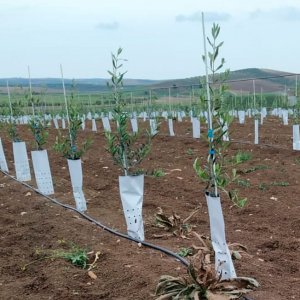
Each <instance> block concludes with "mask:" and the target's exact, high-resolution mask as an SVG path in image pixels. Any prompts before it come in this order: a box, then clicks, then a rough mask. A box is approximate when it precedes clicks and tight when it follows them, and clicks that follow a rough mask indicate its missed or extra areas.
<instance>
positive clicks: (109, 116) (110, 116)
mask: <svg viewBox="0 0 300 300" xmlns="http://www.w3.org/2000/svg"><path fill="white" fill-rule="evenodd" d="M108 119H109V120H112V119H113V114H112V112H111V111H109V112H108Z"/></svg>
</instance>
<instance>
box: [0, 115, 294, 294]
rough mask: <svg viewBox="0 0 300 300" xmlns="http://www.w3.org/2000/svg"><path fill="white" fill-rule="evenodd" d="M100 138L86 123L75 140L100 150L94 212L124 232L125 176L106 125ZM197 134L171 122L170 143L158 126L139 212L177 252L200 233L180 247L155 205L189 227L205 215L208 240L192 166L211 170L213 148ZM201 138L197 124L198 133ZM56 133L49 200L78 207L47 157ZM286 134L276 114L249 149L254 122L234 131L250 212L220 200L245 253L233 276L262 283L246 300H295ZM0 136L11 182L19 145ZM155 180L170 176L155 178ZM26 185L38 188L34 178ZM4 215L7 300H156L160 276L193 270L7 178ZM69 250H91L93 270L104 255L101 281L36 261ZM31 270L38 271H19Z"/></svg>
mask: <svg viewBox="0 0 300 300" xmlns="http://www.w3.org/2000/svg"><path fill="white" fill-rule="evenodd" d="M139 125H140V126H142V127H145V126H146V125H147V126H148V122H147V123H144V122H143V121H142V120H139ZM97 128H98V132H97V133H94V132H92V131H91V121H87V127H86V130H85V131H82V132H81V133H80V138H83V137H86V136H90V137H91V138H92V139H93V140H94V143H93V145H92V147H91V149H90V150H89V151H88V152H87V153H86V154H85V156H84V157H83V173H84V176H83V178H84V183H83V190H84V193H85V197H86V200H87V203H88V210H87V213H88V214H89V215H91V216H93V217H94V218H95V219H96V220H98V221H100V222H102V223H103V224H105V225H107V226H109V227H111V228H113V229H115V230H118V231H120V232H123V233H126V225H125V220H124V217H123V212H122V207H121V202H120V196H119V188H118V175H121V171H120V170H119V169H118V168H117V167H116V166H115V165H113V163H112V160H111V157H110V154H109V153H107V152H106V151H105V146H106V142H105V138H104V134H103V128H102V123H101V122H100V121H97ZM112 128H114V126H112ZM191 128H192V126H191V123H190V121H189V119H187V118H186V119H184V122H182V123H178V122H174V131H175V134H176V136H175V137H169V136H168V127H167V122H166V121H162V123H161V126H160V131H159V135H158V136H157V137H155V138H154V140H153V145H152V151H151V154H150V156H149V157H148V159H146V160H145V161H144V162H143V163H142V165H141V168H143V170H144V171H147V174H149V175H147V176H146V177H145V188H144V191H145V196H144V205H143V217H144V226H145V237H146V241H149V242H151V243H153V244H156V245H160V246H163V247H165V248H168V249H170V250H172V251H174V252H179V251H180V249H182V248H184V247H185V248H188V247H191V246H192V245H195V246H199V241H198V240H197V239H195V237H194V236H193V235H187V236H186V238H185V239H183V238H182V237H180V236H175V235H172V234H168V233H167V232H166V231H164V229H162V228H159V227H157V226H156V225H155V214H156V213H157V212H158V207H160V208H162V210H163V212H164V213H165V214H166V215H167V216H170V215H171V214H172V212H176V213H177V214H178V215H179V216H180V217H181V218H182V219H184V218H186V217H188V216H189V215H190V214H191V213H192V212H193V211H194V210H195V208H197V207H198V209H199V212H198V213H196V214H195V215H193V217H192V218H191V219H190V220H189V221H188V223H189V224H190V225H191V226H192V228H193V230H194V231H196V232H197V233H198V234H201V235H204V236H208V235H209V234H210V232H209V220H208V214H207V206H206V203H205V197H204V189H205V185H204V184H203V183H201V182H200V181H199V179H198V178H197V176H196V174H195V172H194V170H193V162H194V160H195V159H196V158H197V157H199V159H200V160H201V162H203V163H204V162H205V160H206V158H207V153H208V149H207V143H206V142H204V139H203V138H201V139H200V140H195V139H193V138H192V131H191ZM18 130H19V132H20V137H21V138H22V139H23V140H24V141H26V142H27V150H28V152H30V150H32V149H33V146H32V141H33V139H32V134H31V132H30V129H29V128H28V127H26V126H24V125H21V126H18ZM206 132H207V128H205V127H204V126H202V128H201V133H202V135H203V136H205V134H206ZM56 134H57V130H55V129H51V130H50V132H49V140H48V142H47V146H46V148H47V149H48V155H49V160H50V166H51V171H52V176H53V180H54V189H55V195H54V197H55V198H56V199H57V200H59V201H61V202H63V203H65V204H70V205H74V200H73V194H72V188H71V183H70V178H69V173H68V167H67V161H66V159H64V158H62V157H61V156H60V155H59V154H57V153H56V152H54V150H53V149H52V148H51V147H52V145H53V144H54V141H55V136H56ZM291 136H292V126H291V125H288V126H284V125H282V122H281V120H279V119H278V118H275V117H270V116H268V117H267V118H266V119H265V120H264V124H263V125H262V126H261V127H260V145H253V141H254V120H253V119H248V118H246V124H245V125H241V124H238V123H237V122H234V123H233V124H232V126H231V128H230V138H231V139H232V140H233V142H232V144H231V146H230V147H229V149H228V156H229V157H230V156H231V155H232V153H233V151H236V150H240V151H242V152H243V153H244V152H245V153H246V152H247V153H249V154H250V155H249V157H250V159H249V160H247V161H245V162H244V163H243V164H240V165H238V166H237V169H238V173H239V175H240V178H239V180H238V181H237V182H236V187H238V188H239V190H240V194H241V196H244V197H247V198H248V202H247V205H246V206H245V207H244V208H237V207H235V206H233V203H232V202H230V200H229V199H227V197H226V195H223V194H221V199H222V205H223V210H224V218H225V226H226V235H227V236H226V237H227V242H228V243H240V244H242V245H244V246H245V247H247V249H248V253H242V259H241V260H235V261H234V263H235V267H236V271H237V274H238V275H239V276H247V277H254V278H256V279H257V280H258V282H259V283H260V284H261V287H260V288H259V289H258V290H257V291H254V292H252V293H251V294H249V295H247V297H248V299H253V300H271V299H272V300H291V299H300V218H299V215H300V204H299V195H300V176H299V174H300V151H292V150H291V149H292V139H291ZM1 138H2V143H3V146H4V150H5V154H6V158H7V161H8V167H9V170H10V173H11V174H13V175H14V171H13V170H14V166H13V163H12V161H13V155H12V145H11V142H10V140H9V138H8V136H7V134H6V132H5V130H4V129H3V128H1ZM158 170H162V171H163V172H157V171H158ZM155 171H156V172H155ZM158 173H161V174H160V175H164V176H161V177H159V176H158V175H157V176H153V174H158ZM163 173H164V174H163ZM32 178H34V176H33V174H32ZM29 184H30V185H34V186H35V182H34V181H33V180H32V181H31V182H29ZM0 208H1V212H0V228H1V229H0V251H1V255H0V265H1V268H0V299H30V300H35V299H36V300H37V299H119V300H121V299H130V300H133V299H134V300H139V299H140V300H142V299H154V297H153V294H154V292H155V287H156V285H157V282H158V280H159V277H160V276H161V275H166V274H168V275H172V276H177V275H181V274H184V273H185V272H186V268H185V266H184V265H182V264H181V263H180V262H179V261H176V260H175V259H174V258H172V257H169V256H167V255H166V254H163V253H161V252H158V251H156V250H153V249H149V248H147V247H145V246H141V247H139V245H138V244H136V243H133V242H130V241H128V240H125V239H122V238H120V237H117V236H114V235H112V234H110V233H107V232H106V231H104V230H102V229H100V228H98V227H96V226H95V225H94V224H92V223H89V222H88V221H86V220H84V219H82V218H81V217H80V216H79V215H77V214H76V213H75V212H73V211H70V210H66V209H64V208H62V207H60V206H58V205H56V204H54V203H52V202H51V201H50V200H48V199H46V198H44V197H42V196H40V195H38V194H36V193H35V192H33V191H32V190H30V189H28V188H27V187H25V186H23V185H21V184H20V183H18V182H16V181H13V180H12V179H10V178H9V177H7V176H5V175H3V174H2V173H1V174H0ZM68 243H73V244H75V245H78V246H80V247H81V248H86V249H87V250H88V252H91V253H90V254H89V257H90V262H91V263H92V262H93V260H94V258H95V254H96V252H97V251H100V255H99V259H98V260H97V261H96V263H95V267H94V268H93V269H92V271H93V273H94V274H95V275H96V276H97V278H95V277H94V278H92V277H93V276H92V277H91V276H89V275H88V272H87V270H84V269H80V268H77V267H75V266H73V265H72V264H71V263H70V262H67V261H65V260H64V259H54V258H52V259H46V258H45V259H40V260H37V261H35V260H36V259H38V258H40V257H41V256H40V255H39V253H41V252H47V253H48V252H51V251H53V250H58V249H66V248H67V247H68V246H67V245H68ZM32 262H34V263H32ZM29 263H32V264H30V265H28V266H27V267H26V268H25V270H22V267H24V266H25V265H26V264H29Z"/></svg>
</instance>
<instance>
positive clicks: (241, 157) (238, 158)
mask: <svg viewBox="0 0 300 300" xmlns="http://www.w3.org/2000/svg"><path fill="white" fill-rule="evenodd" d="M251 158H252V154H251V153H249V152H244V151H239V152H238V153H237V154H236V155H235V156H233V157H232V161H233V162H234V163H236V164H241V163H244V162H246V161H248V160H250V159H251Z"/></svg>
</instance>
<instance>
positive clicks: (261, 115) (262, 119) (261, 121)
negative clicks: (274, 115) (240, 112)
mask: <svg viewBox="0 0 300 300" xmlns="http://www.w3.org/2000/svg"><path fill="white" fill-rule="evenodd" d="M260 124H261V125H263V124H264V114H263V113H262V112H261V113H260Z"/></svg>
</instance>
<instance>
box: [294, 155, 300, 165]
mask: <svg viewBox="0 0 300 300" xmlns="http://www.w3.org/2000/svg"><path fill="white" fill-rule="evenodd" d="M295 163H296V164H298V165H300V157H296V158H295Z"/></svg>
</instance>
